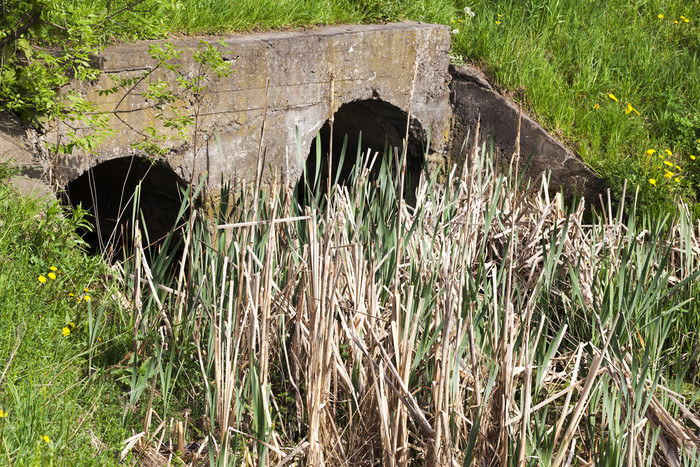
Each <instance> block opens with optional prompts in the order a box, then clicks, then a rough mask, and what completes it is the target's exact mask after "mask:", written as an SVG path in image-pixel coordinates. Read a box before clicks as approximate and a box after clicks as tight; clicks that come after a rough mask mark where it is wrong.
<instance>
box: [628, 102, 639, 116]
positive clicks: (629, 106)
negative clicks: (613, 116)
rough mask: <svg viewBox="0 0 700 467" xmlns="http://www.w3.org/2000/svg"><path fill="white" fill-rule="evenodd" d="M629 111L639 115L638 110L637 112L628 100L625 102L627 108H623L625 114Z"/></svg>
mask: <svg viewBox="0 0 700 467" xmlns="http://www.w3.org/2000/svg"><path fill="white" fill-rule="evenodd" d="M631 112H634V113H636V114H637V115H639V112H637V109H635V108H634V107H632V104H630V103H629V102H628V103H627V108H626V109H625V113H626V114H629V113H631Z"/></svg>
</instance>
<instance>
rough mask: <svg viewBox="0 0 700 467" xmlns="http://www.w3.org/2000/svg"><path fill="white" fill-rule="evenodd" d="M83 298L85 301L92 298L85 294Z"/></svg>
mask: <svg viewBox="0 0 700 467" xmlns="http://www.w3.org/2000/svg"><path fill="white" fill-rule="evenodd" d="M83 298H84V299H85V301H86V302H89V301H90V300H92V299H91V298H90V296H89V295H86V296H84V297H83Z"/></svg>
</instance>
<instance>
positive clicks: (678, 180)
mask: <svg viewBox="0 0 700 467" xmlns="http://www.w3.org/2000/svg"><path fill="white" fill-rule="evenodd" d="M673 180H675V182H676V183H680V182H681V179H680V178H678V177H676V178H674V179H673Z"/></svg>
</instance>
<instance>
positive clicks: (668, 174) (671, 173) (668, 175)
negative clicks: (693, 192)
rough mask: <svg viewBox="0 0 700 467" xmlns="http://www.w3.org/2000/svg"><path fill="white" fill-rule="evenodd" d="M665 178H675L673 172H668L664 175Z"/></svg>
mask: <svg viewBox="0 0 700 467" xmlns="http://www.w3.org/2000/svg"><path fill="white" fill-rule="evenodd" d="M664 177H666V178H671V177H673V172H669V171H668V170H667V171H666V173H665V174H664Z"/></svg>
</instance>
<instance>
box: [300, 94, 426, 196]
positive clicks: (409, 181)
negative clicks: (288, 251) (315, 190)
mask: <svg viewBox="0 0 700 467" xmlns="http://www.w3.org/2000/svg"><path fill="white" fill-rule="evenodd" d="M407 116H408V115H407V113H406V112H404V111H403V110H401V109H400V108H398V107H396V106H394V105H392V104H390V103H388V102H385V101H382V100H378V99H368V100H359V101H353V102H350V103H347V104H344V105H342V106H341V107H340V108H339V109H338V111H337V112H336V113H335V115H334V116H333V151H332V161H331V163H332V167H331V169H332V173H333V178H332V180H336V177H337V181H338V184H341V185H343V184H347V183H348V182H349V181H350V176H351V174H352V170H353V168H354V167H355V165H356V164H357V163H365V162H368V161H367V160H366V159H367V157H368V156H367V154H368V151H370V156H369V157H370V158H372V157H374V154H375V152H378V153H379V156H378V157H377V160H376V161H375V162H374V165H373V167H372V170H371V172H370V176H371V177H373V178H375V179H376V177H377V175H378V173H379V167H380V165H381V160H382V159H381V158H382V157H386V158H387V160H386V162H387V164H388V165H389V167H391V169H392V173H393V174H394V176H396V175H397V170H396V169H397V167H396V162H395V159H396V157H395V156H394V153H395V149H397V150H398V154H399V156H400V155H401V152H402V150H403V139H404V137H405V136H406V122H407ZM330 135H331V126H330V120H328V121H326V122H325V123H324V125H323V126H322V127H321V130H320V132H319V135H317V136H316V137H315V138H314V139H313V141H312V142H311V146H310V148H309V154H308V157H307V159H306V169H305V172H306V179H307V180H310V181H313V180H315V179H317V180H318V183H320V190H319V192H320V193H325V191H326V189H325V187H326V186H327V185H326V184H327V179H328V152H329V148H330V140H331V138H330ZM360 135H361V138H360ZM346 136H347V147H346V150H345V157H344V159H343V160H342V165H341V153H342V148H343V142H344V140H345V137H346ZM318 138H320V144H321V151H320V157H321V160H320V161H319V160H318V150H317V144H318V141H317V140H318ZM426 140H427V137H426V134H425V131H424V130H423V128H422V126H421V124H420V123H419V122H418V121H417V120H416V119H414V118H412V119H411V123H410V127H409V138H408V151H407V154H406V174H405V182H404V197H405V199H406V200H407V201H408V202H412V200H414V199H415V191H416V188H417V186H418V181H419V180H420V175H421V171H422V170H423V167H424V164H425V156H424V147H425V145H426V143H427V141H426ZM358 142H360V144H359V145H358ZM358 150H359V152H358ZM358 154H359V157H360V158H361V160H358ZM317 167H320V171H319V174H318V175H319V176H318V177H317V174H316V172H317ZM304 183H305V180H304V176H303V175H302V179H301V180H300V181H299V185H298V186H297V190H298V193H305V190H304V186H303V185H304ZM304 200H305V198H304V196H300V201H301V202H302V203H303V202H304Z"/></svg>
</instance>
